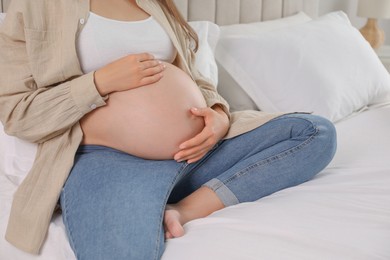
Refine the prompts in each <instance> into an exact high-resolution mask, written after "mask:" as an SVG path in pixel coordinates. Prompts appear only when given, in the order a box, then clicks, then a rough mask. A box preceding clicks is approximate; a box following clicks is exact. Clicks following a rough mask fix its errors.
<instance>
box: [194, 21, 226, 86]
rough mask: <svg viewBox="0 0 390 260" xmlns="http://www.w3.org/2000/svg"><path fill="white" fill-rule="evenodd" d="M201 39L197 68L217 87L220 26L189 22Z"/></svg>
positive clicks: (202, 22)
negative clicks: (217, 51)
mask: <svg viewBox="0 0 390 260" xmlns="http://www.w3.org/2000/svg"><path fill="white" fill-rule="evenodd" d="M189 24H190V26H191V27H192V28H193V29H194V30H195V32H196V33H197V34H198V37H199V48H198V51H197V52H196V54H195V66H196V68H197V69H198V70H199V72H200V73H201V74H202V76H204V77H205V78H208V79H210V81H211V83H213V85H214V86H215V87H216V86H217V84H218V67H217V63H216V61H215V58H214V50H215V47H216V45H217V42H218V38H219V33H220V30H219V26H218V25H216V24H214V23H212V22H208V21H195V22H189Z"/></svg>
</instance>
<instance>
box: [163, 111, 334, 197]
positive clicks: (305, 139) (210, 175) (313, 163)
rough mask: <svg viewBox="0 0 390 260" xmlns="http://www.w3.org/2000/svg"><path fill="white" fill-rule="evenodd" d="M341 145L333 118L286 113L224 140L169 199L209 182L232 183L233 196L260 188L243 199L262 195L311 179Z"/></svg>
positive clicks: (190, 169)
mask: <svg viewBox="0 0 390 260" xmlns="http://www.w3.org/2000/svg"><path fill="white" fill-rule="evenodd" d="M335 149H336V132H335V128H334V125H333V124H332V123H331V122H330V121H328V120H327V119H325V118H323V117H320V116H315V115H310V114H298V113H295V114H287V115H283V116H280V117H277V118H275V119H273V120H271V121H269V122H267V123H266V124H264V125H262V126H260V127H258V128H256V129H254V130H252V131H250V132H247V133H245V134H242V135H240V136H237V137H235V138H232V139H228V140H224V141H222V142H220V143H219V144H218V145H217V146H216V147H214V149H213V150H212V151H210V153H209V154H207V155H206V156H205V157H204V158H203V159H202V160H201V161H199V162H197V163H194V164H191V165H190V166H189V167H188V168H187V169H186V171H188V172H186V174H185V175H184V177H183V178H182V179H181V180H180V181H179V183H178V184H177V185H176V186H175V188H174V190H173V192H172V194H171V196H170V199H169V203H175V202H177V201H179V200H181V199H182V198H184V197H185V196H188V195H189V194H191V193H192V192H193V191H195V190H196V189H198V188H199V187H201V186H202V185H204V184H205V183H207V184H206V186H209V187H212V188H213V189H215V188H216V187H218V186H220V187H221V189H222V190H226V185H227V183H229V187H228V188H229V189H231V190H229V189H228V190H227V194H229V193H230V192H231V193H233V194H231V195H232V196H233V195H234V196H236V195H237V196H238V197H240V196H241V195H243V194H242V193H243V191H248V192H250V191H251V189H253V190H255V191H256V192H257V191H258V193H256V194H249V195H250V196H248V198H246V196H242V198H240V199H239V201H237V202H242V201H248V200H250V199H249V198H251V199H252V200H254V199H258V198H260V197H261V196H265V195H268V194H270V193H273V192H275V191H277V190H280V189H282V188H286V187H289V186H293V185H297V184H299V183H302V182H304V181H306V180H308V179H310V178H311V177H313V176H314V175H315V174H317V173H318V172H319V171H321V170H322V169H323V168H324V167H325V166H326V165H327V164H328V163H329V162H330V161H331V159H332V158H333V156H334V153H335ZM237 193H238V194H237ZM250 193H253V192H250ZM244 197H245V198H244Z"/></svg>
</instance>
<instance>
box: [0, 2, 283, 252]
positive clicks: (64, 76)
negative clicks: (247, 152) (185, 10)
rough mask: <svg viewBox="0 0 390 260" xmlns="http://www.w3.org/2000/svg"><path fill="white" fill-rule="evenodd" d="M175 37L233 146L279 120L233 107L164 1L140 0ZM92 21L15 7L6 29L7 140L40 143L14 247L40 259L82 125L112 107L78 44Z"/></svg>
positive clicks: (2, 114)
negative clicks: (207, 75)
mask: <svg viewBox="0 0 390 260" xmlns="http://www.w3.org/2000/svg"><path fill="white" fill-rule="evenodd" d="M137 3H138V5H139V6H140V7H141V8H142V9H143V10H145V11H146V12H147V13H149V14H150V15H152V16H153V17H154V18H155V19H156V20H157V21H158V22H159V23H160V24H161V25H162V26H163V28H165V29H166V31H167V33H168V34H169V36H170V38H171V40H172V42H173V44H174V46H175V47H176V48H177V52H178V55H177V57H176V59H175V61H174V64H175V65H176V66H178V67H180V68H181V69H182V70H184V71H185V72H187V73H188V74H189V75H190V76H191V77H192V78H193V79H194V80H195V81H196V83H197V85H198V86H199V87H200V89H201V91H202V93H203V95H204V97H205V99H206V102H207V105H208V106H213V105H214V104H221V106H222V107H223V108H224V110H225V112H226V113H227V114H228V115H229V116H230V121H231V127H230V130H229V132H228V134H227V136H226V137H225V138H232V137H234V136H237V135H239V134H242V133H244V132H247V131H250V130H252V129H254V128H256V127H258V126H260V125H262V124H264V123H265V122H267V121H269V120H270V119H273V118H275V117H276V116H278V115H281V114H282V113H279V114H268V113H264V112H255V111H243V112H237V113H232V114H229V112H228V104H227V103H226V101H225V100H224V99H223V98H222V97H221V96H219V94H218V93H217V92H216V90H215V87H214V86H212V85H211V84H210V83H209V82H208V80H206V79H204V78H202V76H201V75H200V74H199V73H198V71H197V70H196V69H195V66H194V53H193V52H192V51H191V50H190V48H189V42H188V39H186V38H185V37H184V34H183V30H182V28H181V27H180V26H179V25H178V24H177V23H175V21H174V20H173V19H172V18H170V17H168V15H167V14H166V12H165V11H164V10H162V8H161V7H160V5H159V3H158V1H157V0H137ZM88 15H89V1H87V0H56V1H53V0H34V1H30V0H13V1H12V2H11V5H10V7H9V9H8V13H7V16H6V19H5V21H4V24H3V26H2V27H1V29H0V119H1V121H2V123H3V124H4V128H5V131H6V133H7V134H9V135H14V136H17V137H19V138H21V139H24V140H27V141H30V142H34V143H38V151H37V155H36V158H35V162H34V165H33V167H32V169H31V170H30V172H29V173H28V175H27V177H26V178H25V180H24V181H23V183H22V184H21V185H20V186H19V188H18V189H17V191H16V192H15V194H14V200H13V204H12V210H11V215H10V218H9V223H8V227H7V233H6V239H7V240H8V241H9V242H10V243H12V244H13V245H15V246H16V247H18V248H20V249H22V250H24V251H26V252H30V253H35V254H37V253H39V250H40V248H41V246H42V243H43V242H44V239H45V236H46V233H47V229H48V226H49V223H50V220H51V217H52V214H53V211H54V209H55V207H56V204H57V201H58V198H59V196H60V192H61V188H62V187H63V185H64V183H65V181H66V179H67V177H68V174H69V172H70V170H71V167H72V165H73V159H74V156H75V153H76V150H77V148H78V146H79V144H80V142H81V140H82V131H81V128H80V125H79V123H78V121H79V120H80V118H82V117H83V116H84V115H85V114H87V113H88V112H90V111H91V110H93V109H94V108H95V107H100V106H104V105H105V101H104V100H105V99H104V98H102V97H101V96H100V95H99V93H98V91H97V90H96V87H95V85H94V78H93V72H91V73H88V74H85V75H83V73H82V71H81V68H80V64H79V59H78V57H77V54H76V48H75V43H76V37H77V36H78V34H79V33H80V31H81V30H82V28H83V26H84V24H85V22H86V21H87V19H88Z"/></svg>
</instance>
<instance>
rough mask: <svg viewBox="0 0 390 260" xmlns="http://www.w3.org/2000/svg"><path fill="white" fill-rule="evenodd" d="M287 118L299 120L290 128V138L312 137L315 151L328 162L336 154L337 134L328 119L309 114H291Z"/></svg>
mask: <svg viewBox="0 0 390 260" xmlns="http://www.w3.org/2000/svg"><path fill="white" fill-rule="evenodd" d="M288 117H291V118H295V119H299V121H298V122H297V123H296V124H294V126H293V128H292V131H291V133H292V138H294V139H302V138H304V139H306V138H308V137H311V136H313V137H314V138H315V140H316V143H317V145H316V149H318V150H320V151H321V153H320V154H322V156H324V157H327V158H324V159H325V160H326V159H327V160H328V161H329V162H330V161H331V159H332V158H333V156H334V155H335V153H336V148H337V133H336V128H335V126H334V124H333V123H332V122H331V121H329V120H328V119H326V118H324V117H322V116H318V115H311V114H291V115H288Z"/></svg>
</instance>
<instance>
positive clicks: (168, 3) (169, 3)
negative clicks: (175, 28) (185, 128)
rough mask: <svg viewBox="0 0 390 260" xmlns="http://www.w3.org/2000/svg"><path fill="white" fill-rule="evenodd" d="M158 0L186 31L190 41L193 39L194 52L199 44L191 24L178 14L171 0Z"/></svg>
mask: <svg viewBox="0 0 390 260" xmlns="http://www.w3.org/2000/svg"><path fill="white" fill-rule="evenodd" d="M159 2H160V3H161V4H162V5H163V6H164V7H165V8H166V9H167V10H168V12H169V13H170V14H171V15H172V16H173V17H174V18H175V19H176V21H177V22H178V23H179V24H180V26H181V27H182V28H183V30H184V32H185V33H186V36H187V37H188V38H189V39H190V41H193V42H194V43H195V46H194V51H195V52H196V51H197V50H198V46H199V39H198V35H197V34H196V32H195V31H194V29H192V28H191V26H190V25H189V24H188V23H187V21H186V20H185V19H184V18H183V16H182V15H181V14H180V12H179V10H178V9H177V7H176V5H175V3H174V2H173V0H160V1H159Z"/></svg>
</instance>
